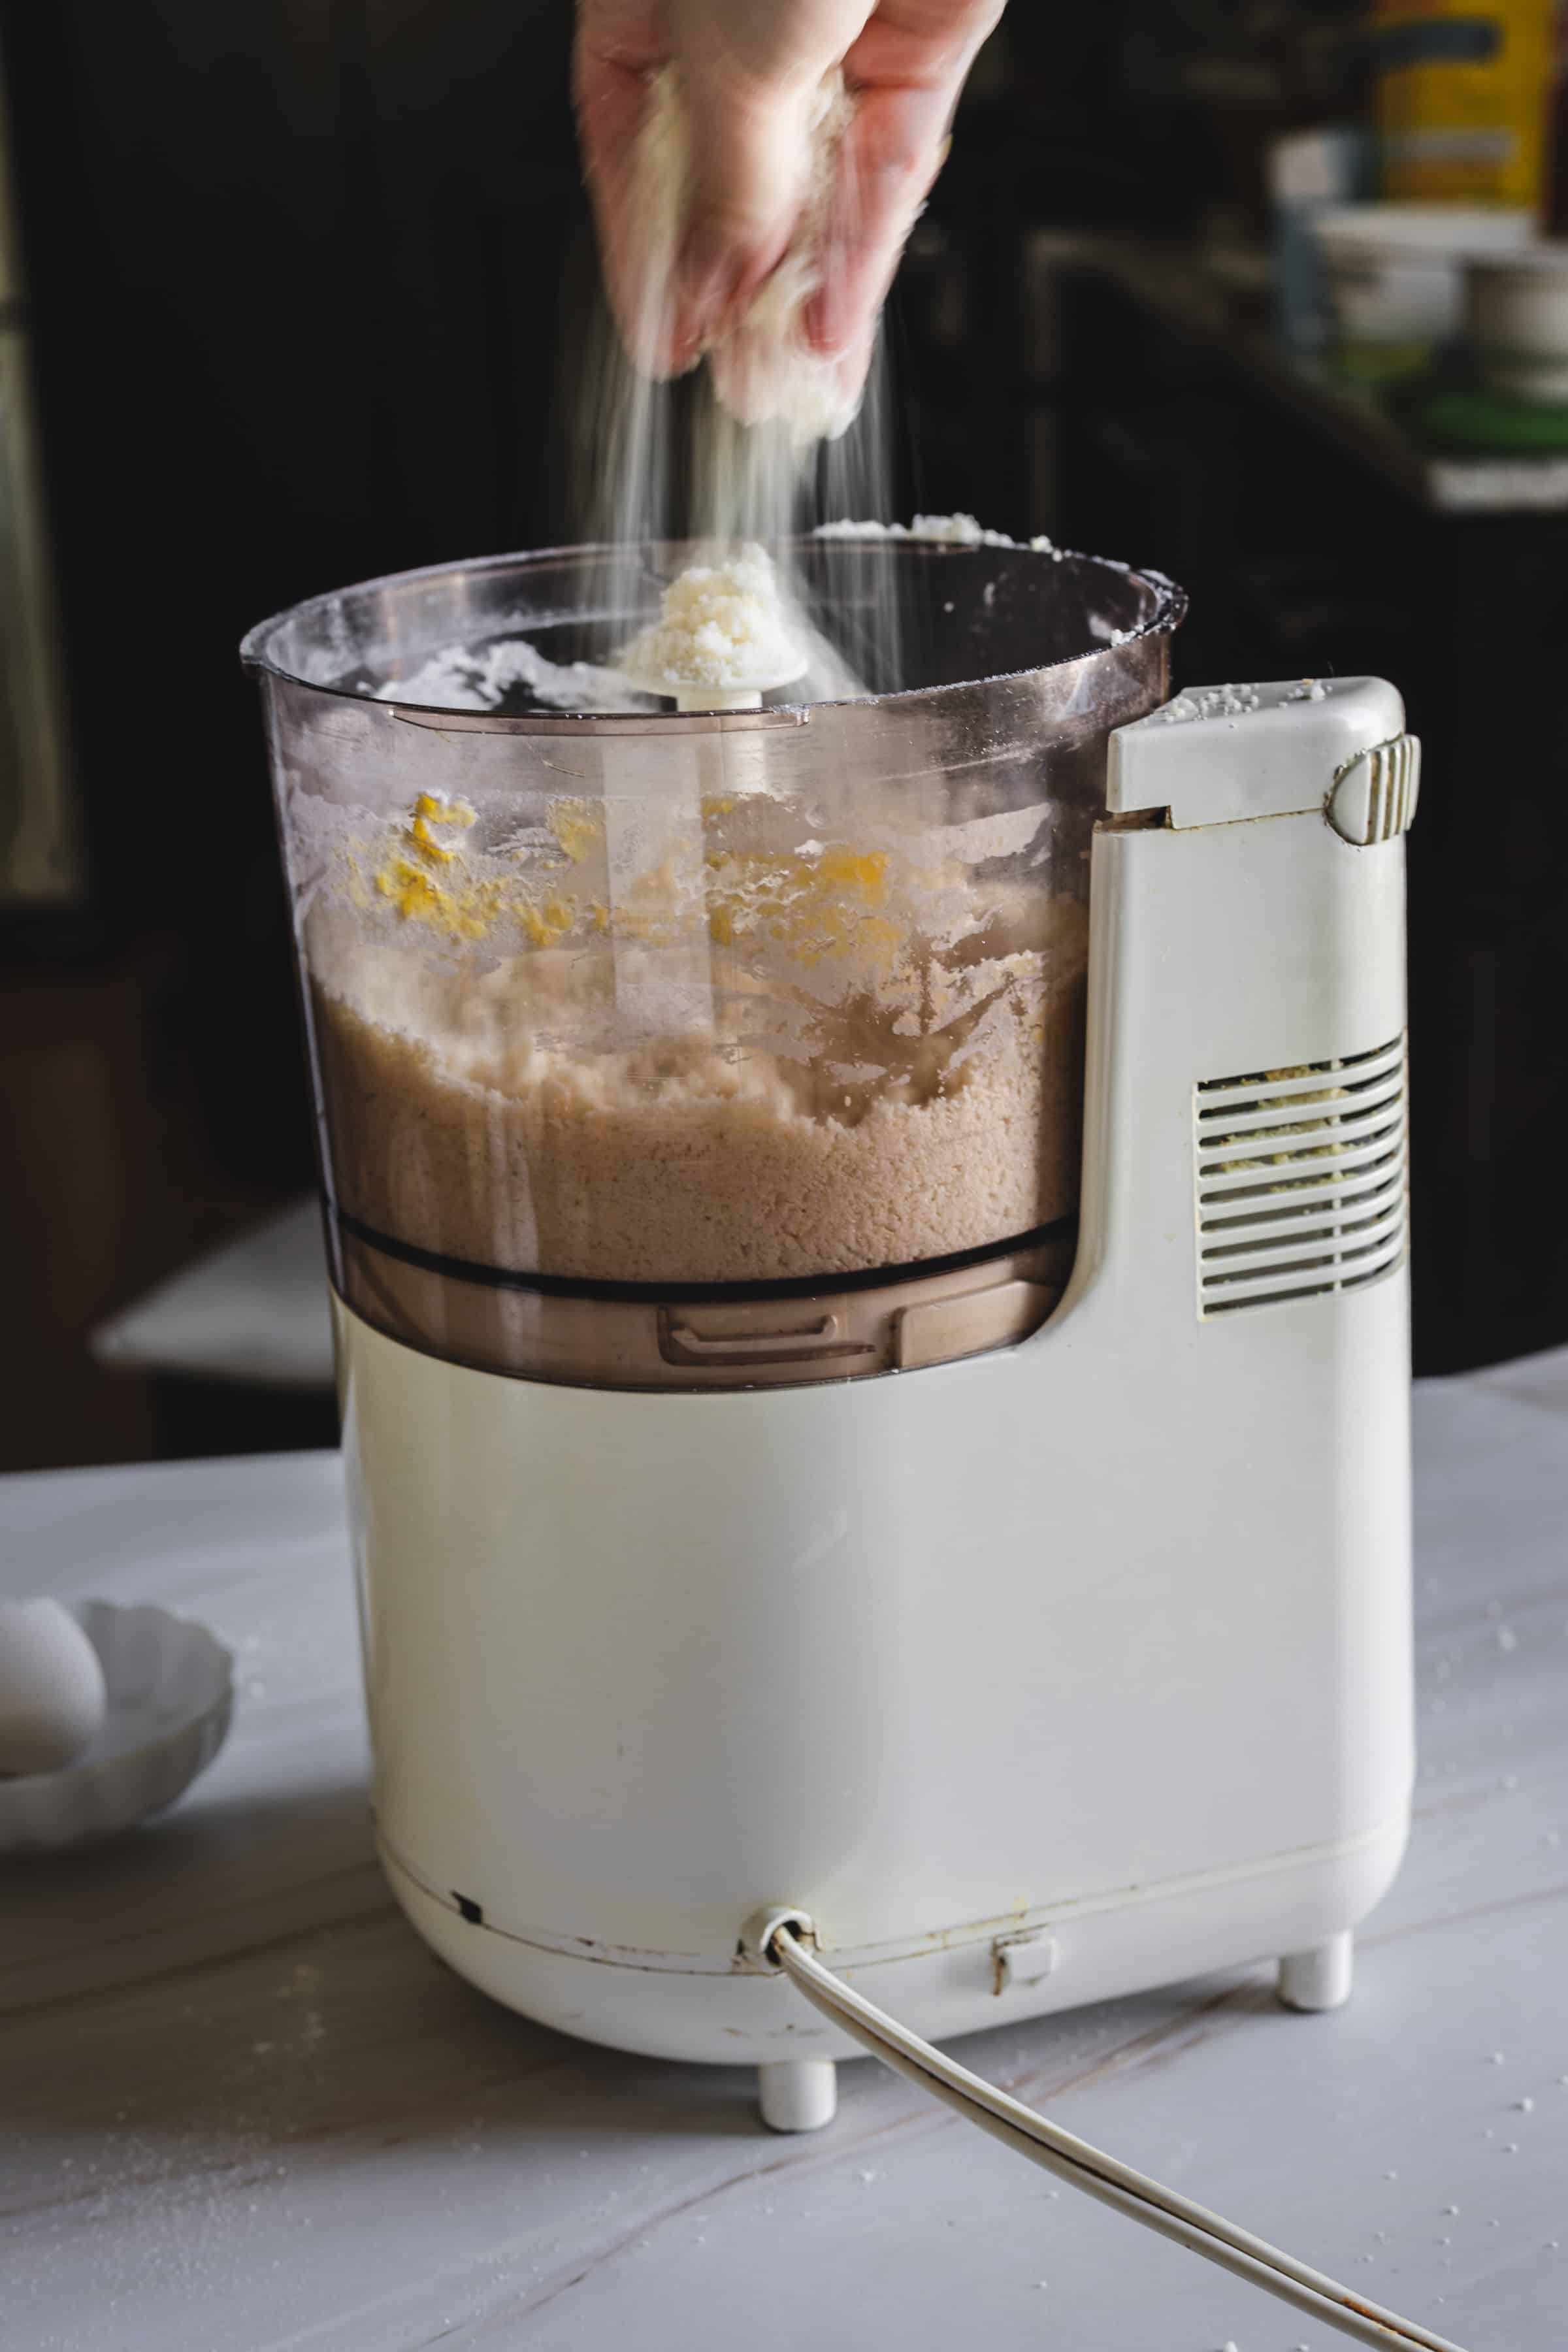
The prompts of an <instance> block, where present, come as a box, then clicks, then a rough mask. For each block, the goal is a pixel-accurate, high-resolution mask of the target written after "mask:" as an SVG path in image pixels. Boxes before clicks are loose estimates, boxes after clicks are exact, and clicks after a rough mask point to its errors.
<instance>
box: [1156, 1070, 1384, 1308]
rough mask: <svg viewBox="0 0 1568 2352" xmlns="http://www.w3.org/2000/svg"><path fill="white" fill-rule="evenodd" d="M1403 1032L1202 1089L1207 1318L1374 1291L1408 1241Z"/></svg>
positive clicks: (1201, 1299)
mask: <svg viewBox="0 0 1568 2352" xmlns="http://www.w3.org/2000/svg"><path fill="white" fill-rule="evenodd" d="M1193 1113H1194V1116H1193V1145H1194V1152H1193V1158H1194V1192H1195V1213H1196V1228H1197V1251H1196V1256H1197V1275H1198V1313H1199V1314H1200V1315H1202V1316H1213V1315H1234V1314H1236V1313H1237V1312H1238V1311H1239V1310H1240V1309H1241V1308H1242V1307H1273V1306H1279V1305H1280V1304H1281V1303H1282V1302H1284V1301H1285V1300H1288V1299H1292V1298H1311V1297H1321V1296H1322V1295H1323V1294H1324V1293H1325V1292H1331V1291H1337V1290H1354V1289H1360V1288H1361V1287H1363V1286H1364V1285H1365V1284H1367V1283H1369V1282H1376V1281H1378V1280H1379V1279H1380V1278H1381V1277H1382V1276H1384V1275H1385V1274H1390V1273H1392V1272H1393V1270H1394V1267H1395V1266H1397V1265H1400V1264H1401V1263H1402V1262H1403V1259H1404V1256H1405V1244H1406V1240H1407V1228H1408V1213H1407V1197H1408V1196H1407V1175H1406V1130H1405V1039H1404V1037H1403V1035H1401V1036H1398V1037H1394V1038H1392V1039H1390V1041H1389V1043H1388V1044H1387V1045H1377V1046H1374V1047H1373V1048H1372V1049H1371V1050H1370V1051H1368V1052H1366V1053H1363V1054H1347V1055H1342V1056H1340V1057H1339V1058H1338V1059H1335V1060H1330V1061H1322V1062H1302V1063H1293V1064H1291V1065H1289V1066H1282V1067H1280V1068H1279V1069H1275V1070H1262V1071H1258V1070H1253V1071H1248V1072H1247V1073H1246V1074H1245V1075H1244V1076H1240V1077H1235V1078H1204V1079H1200V1080H1199V1082H1198V1084H1197V1086H1196V1087H1194V1095H1193Z"/></svg>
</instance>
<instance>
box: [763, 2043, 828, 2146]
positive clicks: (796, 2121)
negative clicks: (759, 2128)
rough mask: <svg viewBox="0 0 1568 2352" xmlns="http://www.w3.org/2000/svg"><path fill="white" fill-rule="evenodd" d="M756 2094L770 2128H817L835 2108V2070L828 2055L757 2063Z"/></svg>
mask: <svg viewBox="0 0 1568 2352" xmlns="http://www.w3.org/2000/svg"><path fill="white" fill-rule="evenodd" d="M757 2098H758V2102H759V2104H760V2105H761V2107H762V2110H763V2123H765V2124H766V2125H767V2126H768V2128H769V2129H770V2131H820V2130H821V2129H822V2126H823V2125H824V2124H830V2123H831V2122H832V2121H833V2118H834V2116H835V2115H836V2114H837V2111H838V2070H837V2067H836V2066H835V2064H834V2063H833V2061H832V2059H831V2058H792V2059H791V2060H790V2061H789V2063H787V2064H786V2065H781V2066H759V2067H758V2069H757Z"/></svg>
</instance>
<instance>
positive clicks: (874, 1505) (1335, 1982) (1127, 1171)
mask: <svg viewBox="0 0 1568 2352" xmlns="http://www.w3.org/2000/svg"><path fill="white" fill-rule="evenodd" d="M1293 692H1294V689H1289V690H1287V689H1284V688H1268V689H1260V690H1258V694H1256V695H1255V696H1254V702H1255V703H1256V702H1257V701H1258V698H1259V697H1261V698H1262V700H1263V703H1264V706H1265V707H1261V708H1255V707H1253V705H1252V704H1249V705H1248V707H1247V714H1246V715H1245V716H1243V717H1242V718H1240V719H1237V718H1235V717H1233V716H1223V715H1222V716H1220V717H1216V718H1215V719H1209V718H1206V717H1204V716H1202V715H1197V716H1190V717H1189V716H1187V715H1186V713H1185V712H1184V711H1183V710H1182V709H1180V708H1176V709H1175V717H1176V718H1177V719H1180V720H1181V721H1182V723H1179V724H1175V723H1172V722H1171V720H1170V719H1166V718H1164V717H1161V718H1160V719H1156V720H1154V721H1146V722H1142V725H1141V726H1140V727H1138V728H1133V729H1130V730H1125V732H1124V734H1123V736H1122V737H1121V738H1120V739H1118V744H1117V746H1115V747H1113V748H1115V749H1117V750H1118V752H1119V758H1118V761H1116V762H1115V763H1113V772H1112V786H1113V790H1114V797H1113V806H1114V808H1115V810H1116V811H1117V812H1118V813H1119V814H1132V815H1135V814H1137V812H1138V811H1139V810H1141V809H1143V808H1145V807H1149V806H1155V805H1157V806H1159V807H1163V808H1165V809H1167V810H1168V812H1169V821H1168V822H1167V823H1165V824H1147V825H1144V824H1128V825H1127V826H1126V827H1125V828H1124V829H1123V828H1121V827H1114V826H1113V827H1108V828H1107V829H1104V830H1102V831H1101V832H1100V834H1099V835H1097V836H1096V840H1095V845H1094V854H1093V861H1092V865H1091V914H1090V929H1089V936H1090V966H1089V1053H1088V1075H1087V1081H1086V1091H1085V1112H1086V1139H1085V1152H1084V1181H1083V1199H1082V1218H1081V1225H1080V1233H1079V1248H1078V1258H1077V1265H1076V1268H1075V1271H1074V1274H1073V1277H1072V1281H1071V1285H1070V1287H1069V1288H1068V1292H1067V1294H1066V1296H1065V1297H1064V1298H1063V1299H1062V1301H1061V1302H1060V1304H1059V1305H1058V1307H1057V1308H1056V1310H1055V1312H1054V1313H1053V1314H1052V1315H1051V1317H1050V1318H1049V1320H1048V1321H1047V1323H1046V1324H1045V1326H1044V1327H1043V1328H1041V1329H1040V1330H1039V1331H1038V1332H1037V1333H1036V1334H1035V1335H1034V1336H1033V1337H1032V1338H1029V1339H1025V1340H1024V1341H1022V1342H1021V1343H1020V1344H1018V1345H1016V1346H1015V1347H1011V1348H1003V1349H994V1350H993V1351H991V1352H990V1353H987V1354H983V1355H976V1356H974V1357H972V1358H970V1359H968V1360H962V1361H954V1362H950V1363H944V1364H940V1365H936V1366H933V1367H931V1368H929V1369H924V1370H911V1371H908V1372H900V1373H896V1374H887V1375H881V1376H878V1377H874V1378H868V1379H862V1380H847V1381H843V1382H842V1383H819V1384H816V1385H814V1386H802V1387H787V1386H781V1387H775V1388H769V1389H757V1390H752V1391H746V1390H730V1391H710V1392H703V1393H700V1394H682V1393H678V1392H674V1391H663V1392H640V1391H631V1390H619V1389H610V1388H589V1387H580V1386H573V1385H568V1384H565V1383H556V1382H552V1381H538V1380H529V1379H517V1378H510V1377H508V1376H506V1375H504V1374H498V1373H493V1372H484V1371H479V1370H473V1369H470V1368H468V1367H466V1366H464V1365H462V1364H459V1363H454V1362H448V1361H444V1360H440V1359H438V1358H437V1357H436V1356H434V1355H431V1354H428V1353H424V1352H420V1351H416V1350H415V1349H411V1348H409V1347H407V1346H405V1345H404V1344H403V1343H401V1342H400V1341H398V1340H395V1339H389V1338H387V1337H386V1336H385V1335H384V1333H382V1332H381V1331H378V1330H376V1329H374V1328H373V1327H372V1326H371V1325H370V1324H369V1323H368V1322H366V1321H365V1320H364V1319H363V1318H362V1317H361V1316H359V1315H357V1314H354V1313H352V1312H350V1311H349V1310H348V1309H346V1308H345V1307H342V1304H341V1302H340V1303H339V1305H338V1307H337V1310H336V1329H337V1341H338V1350H339V1363H340V1373H341V1380H342V1402H343V1432H344V1452H345V1457H346V1461H347V1465H348V1472H349V1482H350V1492H351V1515H352V1520H353V1533H354V1545H355V1551H356V1557H357V1569H358V1581H359V1593H360V1606H361V1617H362V1627H363V1641H364V1653H365V1678H366V1688H367V1694H368V1698H369V1706H370V1716H371V1725H372V1731H373V1735H374V1753H375V1805H376V1813H377V1820H378V1829H379V1835H380V1842H381V1847H382V1852H383V1854H384V1859H385V1862H386V1865H387V1869H388V1873H389V1875H390V1877H391V1880H392V1883H393V1885H394V1888H395V1892H396V1895H397V1897H398V1900H399V1901H400V1903H401V1904H402V1905H403V1906H404V1908H405V1911H406V1912H407V1913H408V1916H410V1918H411V1919H412V1920H413V1921H414V1923H415V1925H416V1927H418V1929H419V1931H420V1933H421V1934H422V1935H423V1936H424V1937H426V1941H427V1942H429V1943H430V1944H431V1945H432V1946H433V1947H434V1948H435V1949H436V1950H437V1952H439V1953H440V1954H441V1955H442V1957H443V1958H446V1959H447V1960H448V1961H449V1962H450V1963H451V1965H452V1966H453V1967H454V1968H456V1969H458V1972H459V1973H460V1974H462V1975H464V1976H466V1977H468V1979H470V1980H471V1981H473V1982H474V1983H476V1984H478V1985H479V1986H480V1987H482V1988H483V1989H484V1990H487V1991H489V1992H490V1993H492V1994H494V1995H495V1996H496V1997H497V1998H498V1999H500V2000H503V2001H505V2002H507V2003H509V2004H510V2006H511V2007H513V2008H515V2009H518V2010H521V2011H523V2012H524V2013H525V2014H527V2015H529V2016H531V2017H534V2018H536V2019H538V2020H540V2021H542V2023H544V2024H546V2025H549V2026H552V2027H555V2028H557V2029H558V2030H561V2031H563V2032H571V2033H576V2034H580V2035H583V2036H584V2037H586V2038H588V2039H591V2040H595V2041H599V2042H607V2043H609V2044H611V2045H613V2046H618V2047H621V2048H624V2049H629V2050H634V2051H641V2052H646V2053H649V2054H652V2055H655V2056H660V2057H669V2058H680V2059H689V2060H697V2061H700V2062H706V2063H719V2064H726V2063H727V2064H731V2065H734V2064H742V2065H744V2064H751V2065H754V2066H756V2067H758V2068H759V2069H760V2070H761V2074H760V2081H761V2086H762V2097H763V2109H764V2113H765V2115H766V2116H767V2120H768V2121H769V2122H770V2123H771V2124H773V2126H775V2127H777V2128H783V2129H809V2128H811V2127H813V2126H814V2125H816V2124H818V2123H821V2122H825V2121H826V2117H827V2115H828V2113H829V2112H830V2111H831V2106H830V2099H831V2084H832V2066H833V2062H834V2061H836V2060H837V2059H838V2058H841V2057H847V2056H851V2055H853V2054H855V2049H856V2045H855V2043H854V2042H853V2040H852V2039H851V2038H850V2037H848V2036H847V2035H846V2034H844V2033H842V2032H838V2031H836V2030H835V2028H834V2027H833V2026H832V2025H831V2024H830V2023H828V2022H827V2021H826V2020H825V2019H823V2018H821V2017H819V2016H818V2015H817V2014H816V2012H815V2011H813V2010H812V2009H811V2008H810V2007H809V2005H808V2004H806V2003H805V2001H804V2000H802V1998H801V1996H800V1994H799V1993H798V1991H797V1990H795V1988H794V1987H793V1986H792V1985H790V1984H789V1983H788V1982H786V1981H785V1980H784V1979H782V1978H780V1977H778V1976H776V1975H773V1976H770V1975H768V1974H766V1973H764V1972H761V1971H759V1970H758V1969H755V1968H753V1967H752V1966H751V1965H749V1964H748V1961H747V1958H746V1956H745V1955H744V1953H743V1952H742V1951H740V1950H739V1949H738V1939H739V1937H740V1933H741V1929H742V1924H743V1923H744V1922H745V1920H746V1919H747V1918H748V1917H749V1916H751V1915H752V1913H753V1912H755V1911H756V1909H757V1908H758V1906H761V1905H767V1904H775V1905H784V1906H798V1907H799V1908H800V1909H801V1910H803V1911H805V1912H807V1913H809V1915H810V1916H811V1917H812V1919H813V1920H814V1921H815V1922H816V1929H817V1933H818V1936H819V1937H820V1951H821V1957H822V1958H823V1960H824V1962H825V1964H826V1966H828V1967H830V1968H832V1969H836V1970H837V1971H838V1972H839V1973H840V1974H841V1975H843V1976H844V1977H846V1978H847V1979H848V1980H849V1982H850V1983H851V1984H852V1986H853V1987H854V1988H855V1989H856V1990H859V1991H861V1992H863V1993H864V1994H865V1996H866V1997H867V1998H868V2000H878V2001H881V2002H884V2003H885V2005H886V2007H887V2009H888V2010H889V2011H890V2012H891V2013H892V2014H893V2015H894V2016H895V2017H897V2018H899V2019H900V2021H903V2022H904V2023H905V2024H907V2025H908V2026H909V2027H910V2029H911V2030H912V2031H914V2032H917V2033H920V2034H922V2035H924V2036H925V2037H926V2038H928V2039H929V2040H931V2041H944V2040H947V2039H949V2038H951V2037H952V2036H954V2035H957V2034H961V2033H966V2032H975V2031H977V2030H979V2029H981V2028H984V2027H986V2026H994V2025H1012V2024H1015V2023H1017V2022H1019V2021H1022V2020H1024V2019H1026V2018H1030V2017H1036V2016H1039V2015H1043V2014H1045V2013H1047V2012H1048V2011H1054V2010H1059V2009H1066V2008H1070V2007H1073V2006H1075V2005H1077V2004H1079V2003H1080V2002H1086V2001H1092V2000H1109V1999H1112V1998H1114V1997H1116V1996H1118V1995H1120V1994H1122V1993H1126V1992H1131V1991H1134V1990H1142V1989H1144V1988H1148V1987H1152V1986H1155V1985H1160V1984H1169V1983H1173V1982H1175V1981H1178V1980H1180V1979H1186V1978H1191V1977H1194V1976H1199V1975H1204V1974H1206V1973H1209V1972H1210V1971H1213V1970H1216V1969H1227V1968H1234V1967H1238V1966H1242V1965H1247V1964H1255V1963H1257V1962H1258V1961H1260V1960H1264V1959H1279V1991H1280V1996H1281V1998H1282V2000H1284V2001H1285V2002H1286V2003H1287V2004H1288V2005H1289V2006H1292V2007H1296V2008H1300V2009H1305V2010H1323V2009H1329V2008H1332V2007H1333V2006H1335V2005H1336V2004H1337V2003H1338V2002H1339V2001H1341V2000H1343V1999H1344V1998H1345V1996H1346V1994H1347V1993H1348V1991H1349V1988H1350V1979H1351V1957H1352V1943H1351V1932H1350V1931H1351V1930H1352V1928H1353V1927H1356V1926H1357V1924H1358V1923H1359V1922H1360V1921H1361V1920H1362V1919H1363V1917H1364V1916H1365V1915H1366V1913H1367V1912H1368V1911H1369V1910H1370V1909H1371V1908H1372V1906H1373V1904H1375V1903H1376V1902H1377V1901H1378V1900H1379V1898H1380V1897H1381V1895H1383V1893H1384V1890H1385V1889H1386V1887H1387V1886H1388V1885H1389V1884H1390V1882H1391V1880H1392V1878H1393V1876H1394V1871H1395V1869H1396V1868H1397V1866H1398V1862H1399V1858H1400V1854H1401V1852H1402V1850H1403V1846H1404V1843H1405V1833H1406V1829H1407V1825H1408V1820H1409V1804H1410V1794H1411V1783H1412V1777H1413V1742H1412V1706H1411V1657H1410V1649H1411V1630H1410V1628H1411V1619H1410V1581H1409V1579H1410V1521H1409V1513H1410V1485H1409V1430H1408V1383H1409V1332H1408V1319H1407V1318H1408V1289H1407V1280H1406V1273H1405V1224H1404V1219H1405V1202H1404V1091H1405V1068H1404V1025H1405V971H1404V919H1403V918H1404V845H1403V841H1402V840H1401V839H1400V837H1399V831H1398V824H1396V822H1395V820H1396V819H1397V820H1398V821H1399V822H1400V823H1402V822H1403V815H1404V813H1405V811H1406V810H1407V807H1408V796H1407V795H1406V798H1405V800H1403V801H1402V800H1400V799H1399V798H1398V795H1397V793H1394V796H1393V797H1392V798H1391V797H1390V793H1391V791H1392V787H1391V786H1389V785H1388V775H1389V774H1392V775H1393V777H1394V783H1395V784H1397V783H1398V782H1399V777H1400V775H1401V774H1403V773H1404V772H1405V771H1404V770H1402V769H1400V768H1399V766H1398V761H1397V760H1396V759H1395V757H1394V753H1395V751H1397V742H1395V743H1394V746H1393V748H1392V749H1391V748H1390V742H1391V739H1397V738H1398V730H1399V729H1400V727H1401V726H1402V724H1403V713H1402V710H1401V709H1400V705H1399V702H1398V698H1397V697H1396V696H1395V695H1394V693H1393V691H1392V689H1390V688H1385V687H1381V686H1377V685H1376V684H1375V683H1373V682H1368V681H1335V682H1334V683H1333V685H1332V686H1331V688H1326V689H1324V692H1323V695H1322V697H1321V698H1315V699H1312V700H1309V701H1300V700H1297V701H1292V700H1291V698H1290V696H1291V694H1292V693H1293ZM1190 699H1191V701H1192V708H1193V709H1194V711H1195V712H1196V711H1201V709H1202V698H1190ZM1400 740H1403V739H1400ZM1380 747H1381V748H1380ZM1303 751H1304V752H1305V754H1306V760H1305V766H1306V770H1307V773H1306V774H1305V776H1304V777H1303V776H1302V775H1301V774H1300V772H1299V771H1300V766H1301V758H1300V755H1301V754H1302V753H1303ZM1288 753H1289V757H1287V754H1288ZM1385 753H1386V756H1385ZM1369 762H1371V765H1372V767H1373V769H1374V770H1375V771H1376V773H1375V775H1374V777H1373V782H1378V780H1379V779H1381V782H1379V785H1378V789H1379V794H1380V795H1381V796H1380V797H1377V798H1376V803H1375V809H1374V811H1373V815H1374V816H1375V818H1376V822H1375V823H1374V822H1373V817H1372V816H1369V817H1368V818H1367V821H1366V824H1365V826H1364V827H1363V833H1362V834H1360V835H1355V836H1354V837H1352V832H1347V831H1346V830H1344V829H1342V826H1349V825H1350V824H1351V815H1352V814H1354V812H1353V811H1352V812H1351V814H1345V812H1344V810H1343V809H1342V808H1341V807H1340V803H1342V801H1344V800H1345V799H1346V795H1347V793H1348V791H1349V788H1350V787H1351V786H1352V785H1354V784H1355V783H1356V782H1357V778H1358V775H1360V774H1361V772H1362V771H1363V769H1366V768H1367V766H1368V763H1369ZM1379 762H1381V765H1380V764H1379ZM1406 765H1408V762H1406ZM1385 770H1387V771H1388V774H1385V773H1384V771H1385ZM1364 781H1365V779H1364V777H1363V782H1364ZM1406 781H1408V779H1406ZM1385 787H1388V788H1387V789H1384V788H1385ZM1368 789H1369V790H1370V786H1369V787H1368ZM1329 798H1331V802H1332V806H1331V809H1330V813H1329V821H1325V813H1324V811H1325V800H1326V799H1329ZM1309 803H1310V804H1309ZM1336 810H1337V811H1339V814H1338V815H1337V816H1336V815H1335V814H1334V812H1335V811H1336ZM1390 810H1392V811H1393V814H1392V815H1391V814H1389V812H1390ZM1352 830H1353V829H1352ZM1173 975H1179V976H1180V984H1179V985H1175V984H1173ZM1281 1955H1283V1956H1284V1957H1283V1958H1280V1956H1281Z"/></svg>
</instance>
